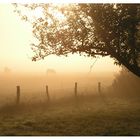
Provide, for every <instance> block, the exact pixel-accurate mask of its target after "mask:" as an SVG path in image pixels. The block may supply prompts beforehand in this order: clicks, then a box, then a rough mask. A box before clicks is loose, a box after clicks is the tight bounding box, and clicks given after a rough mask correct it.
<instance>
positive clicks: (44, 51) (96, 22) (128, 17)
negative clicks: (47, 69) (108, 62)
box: [15, 4, 140, 77]
mask: <svg viewBox="0 0 140 140" xmlns="http://www.w3.org/2000/svg"><path fill="white" fill-rule="evenodd" d="M23 6H25V7H26V8H27V9H30V10H35V9H36V8H39V7H40V8H41V9H42V12H43V16H41V17H39V18H35V19H34V20H30V19H29V16H28V15H27V16H25V15H23V14H22V18H23V19H25V20H28V21H30V22H31V23H32V25H33V34H34V36H35V38H36V39H37V41H38V42H37V43H33V44H32V49H33V51H34V52H35V55H34V57H33V61H36V60H38V59H44V57H46V56H48V55H50V54H56V55H67V54H68V53H80V54H84V55H87V56H91V57H96V56H97V55H101V56H107V55H109V56H110V57H112V58H114V60H115V63H116V64H119V65H124V66H125V67H126V68H127V69H129V70H130V71H131V72H132V73H134V74H136V75H137V76H139V77H140V59H139V58H140V38H139V37H140V5H138V4H67V5H55V4H30V5H23ZM15 7H16V10H15V11H16V12H18V13H19V14H20V10H18V8H19V6H17V5H16V4H15ZM57 13H59V15H58V14H57Z"/></svg>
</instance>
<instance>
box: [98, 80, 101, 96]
mask: <svg viewBox="0 0 140 140" xmlns="http://www.w3.org/2000/svg"><path fill="white" fill-rule="evenodd" d="M98 93H99V94H101V82H98Z"/></svg>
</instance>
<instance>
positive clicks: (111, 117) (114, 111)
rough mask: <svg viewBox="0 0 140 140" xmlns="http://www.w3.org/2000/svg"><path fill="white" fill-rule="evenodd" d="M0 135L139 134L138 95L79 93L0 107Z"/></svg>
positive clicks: (139, 103) (139, 109)
mask: <svg viewBox="0 0 140 140" xmlns="http://www.w3.org/2000/svg"><path fill="white" fill-rule="evenodd" d="M0 135H1V136H3V135H6V136H7V135H10V136H13V135H27V136H30V135H34V136H39V135H41V136H42V135H45V136H107V135H109V136H110V135H113V136H115V135H119V136H120V135H125V136H126V135H127V136H128V135H140V102H139V100H138V99H132V98H131V99H125V98H124V99H122V98H115V97H112V98H111V97H110V98H104V99H102V98H100V97H99V96H96V97H95V96H89V97H81V98H79V99H78V100H77V101H76V100H74V99H73V98H69V99H61V100H58V101H54V102H53V101H52V102H51V103H50V104H46V103H34V104H29V103H28V104H21V105H20V106H18V107H17V106H15V105H12V104H9V105H6V106H3V107H1V109H0Z"/></svg>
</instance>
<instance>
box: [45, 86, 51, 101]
mask: <svg viewBox="0 0 140 140" xmlns="http://www.w3.org/2000/svg"><path fill="white" fill-rule="evenodd" d="M46 95H47V100H48V101H50V96H49V89H48V85H46Z"/></svg>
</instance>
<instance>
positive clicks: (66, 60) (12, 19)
mask: <svg viewBox="0 0 140 140" xmlns="http://www.w3.org/2000/svg"><path fill="white" fill-rule="evenodd" d="M30 43H32V31H31V26H30V25H29V24H28V23H26V22H24V21H21V20H20V18H19V17H18V16H17V15H16V14H15V13H14V12H13V6H12V5H11V4H0V72H2V71H3V69H4V67H9V68H10V69H11V70H12V71H13V72H26V73H31V72H32V73H34V72H36V73H40V72H45V71H46V70H47V69H48V68H52V69H55V70H56V72H67V71H68V72H69V71H72V72H74V73H77V72H80V73H81V72H85V73H86V72H87V73H88V72H89V68H90V66H91V65H92V63H93V62H94V61H95V59H92V58H88V57H84V56H78V55H72V56H69V57H56V56H49V57H47V58H46V59H45V60H41V61H37V62H32V61H31V59H30V57H31V56H32V54H33V53H32V51H31V49H30ZM118 70H119V67H118V66H115V65H114V64H113V60H112V59H110V58H109V57H107V58H100V59H98V60H97V62H96V63H95V65H94V67H93V70H92V71H93V72H94V71H96V72H97V71H100V72H104V71H111V72H116V71H118Z"/></svg>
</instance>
